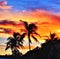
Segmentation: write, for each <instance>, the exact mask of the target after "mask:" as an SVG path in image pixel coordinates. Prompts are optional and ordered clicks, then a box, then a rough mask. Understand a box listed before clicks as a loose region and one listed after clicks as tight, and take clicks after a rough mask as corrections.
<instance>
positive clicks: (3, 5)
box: [0, 1, 12, 9]
mask: <svg viewBox="0 0 60 59" xmlns="http://www.w3.org/2000/svg"><path fill="white" fill-rule="evenodd" d="M11 8H12V6H8V5H7V2H6V1H1V2H0V9H11Z"/></svg>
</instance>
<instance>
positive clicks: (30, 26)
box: [20, 20, 40, 50]
mask: <svg viewBox="0 0 60 59" xmlns="http://www.w3.org/2000/svg"><path fill="white" fill-rule="evenodd" d="M20 21H21V22H23V24H24V26H25V29H26V32H25V33H26V34H27V36H28V41H29V50H31V47H30V44H31V43H32V41H31V39H30V36H31V37H32V38H33V39H34V40H35V41H36V42H38V40H37V38H36V37H34V35H33V34H36V35H39V34H38V33H36V29H37V26H36V25H35V24H34V23H31V24H28V23H27V22H26V21H22V20H20ZM39 36H40V35H39Z"/></svg>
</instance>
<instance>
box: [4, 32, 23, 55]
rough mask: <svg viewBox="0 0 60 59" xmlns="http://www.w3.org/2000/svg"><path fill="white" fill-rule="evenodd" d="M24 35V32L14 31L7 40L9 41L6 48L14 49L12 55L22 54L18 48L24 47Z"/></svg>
mask: <svg viewBox="0 0 60 59" xmlns="http://www.w3.org/2000/svg"><path fill="white" fill-rule="evenodd" d="M22 36H24V34H22V35H20V34H19V33H15V32H14V33H13V37H9V38H8V39H7V40H8V42H7V43H6V44H7V45H6V49H5V50H7V49H9V48H11V51H12V55H17V54H21V53H20V52H19V50H18V48H19V49H20V47H21V48H23V38H22Z"/></svg>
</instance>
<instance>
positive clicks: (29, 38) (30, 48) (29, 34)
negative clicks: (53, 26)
mask: <svg viewBox="0 0 60 59" xmlns="http://www.w3.org/2000/svg"><path fill="white" fill-rule="evenodd" d="M28 43H29V51H30V50H31V47H30V33H28Z"/></svg>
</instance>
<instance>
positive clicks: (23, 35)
mask: <svg viewBox="0 0 60 59" xmlns="http://www.w3.org/2000/svg"><path fill="white" fill-rule="evenodd" d="M25 35H26V33H23V34H22V35H21V37H20V39H19V40H18V41H19V42H22V41H23V38H24V37H25Z"/></svg>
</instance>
